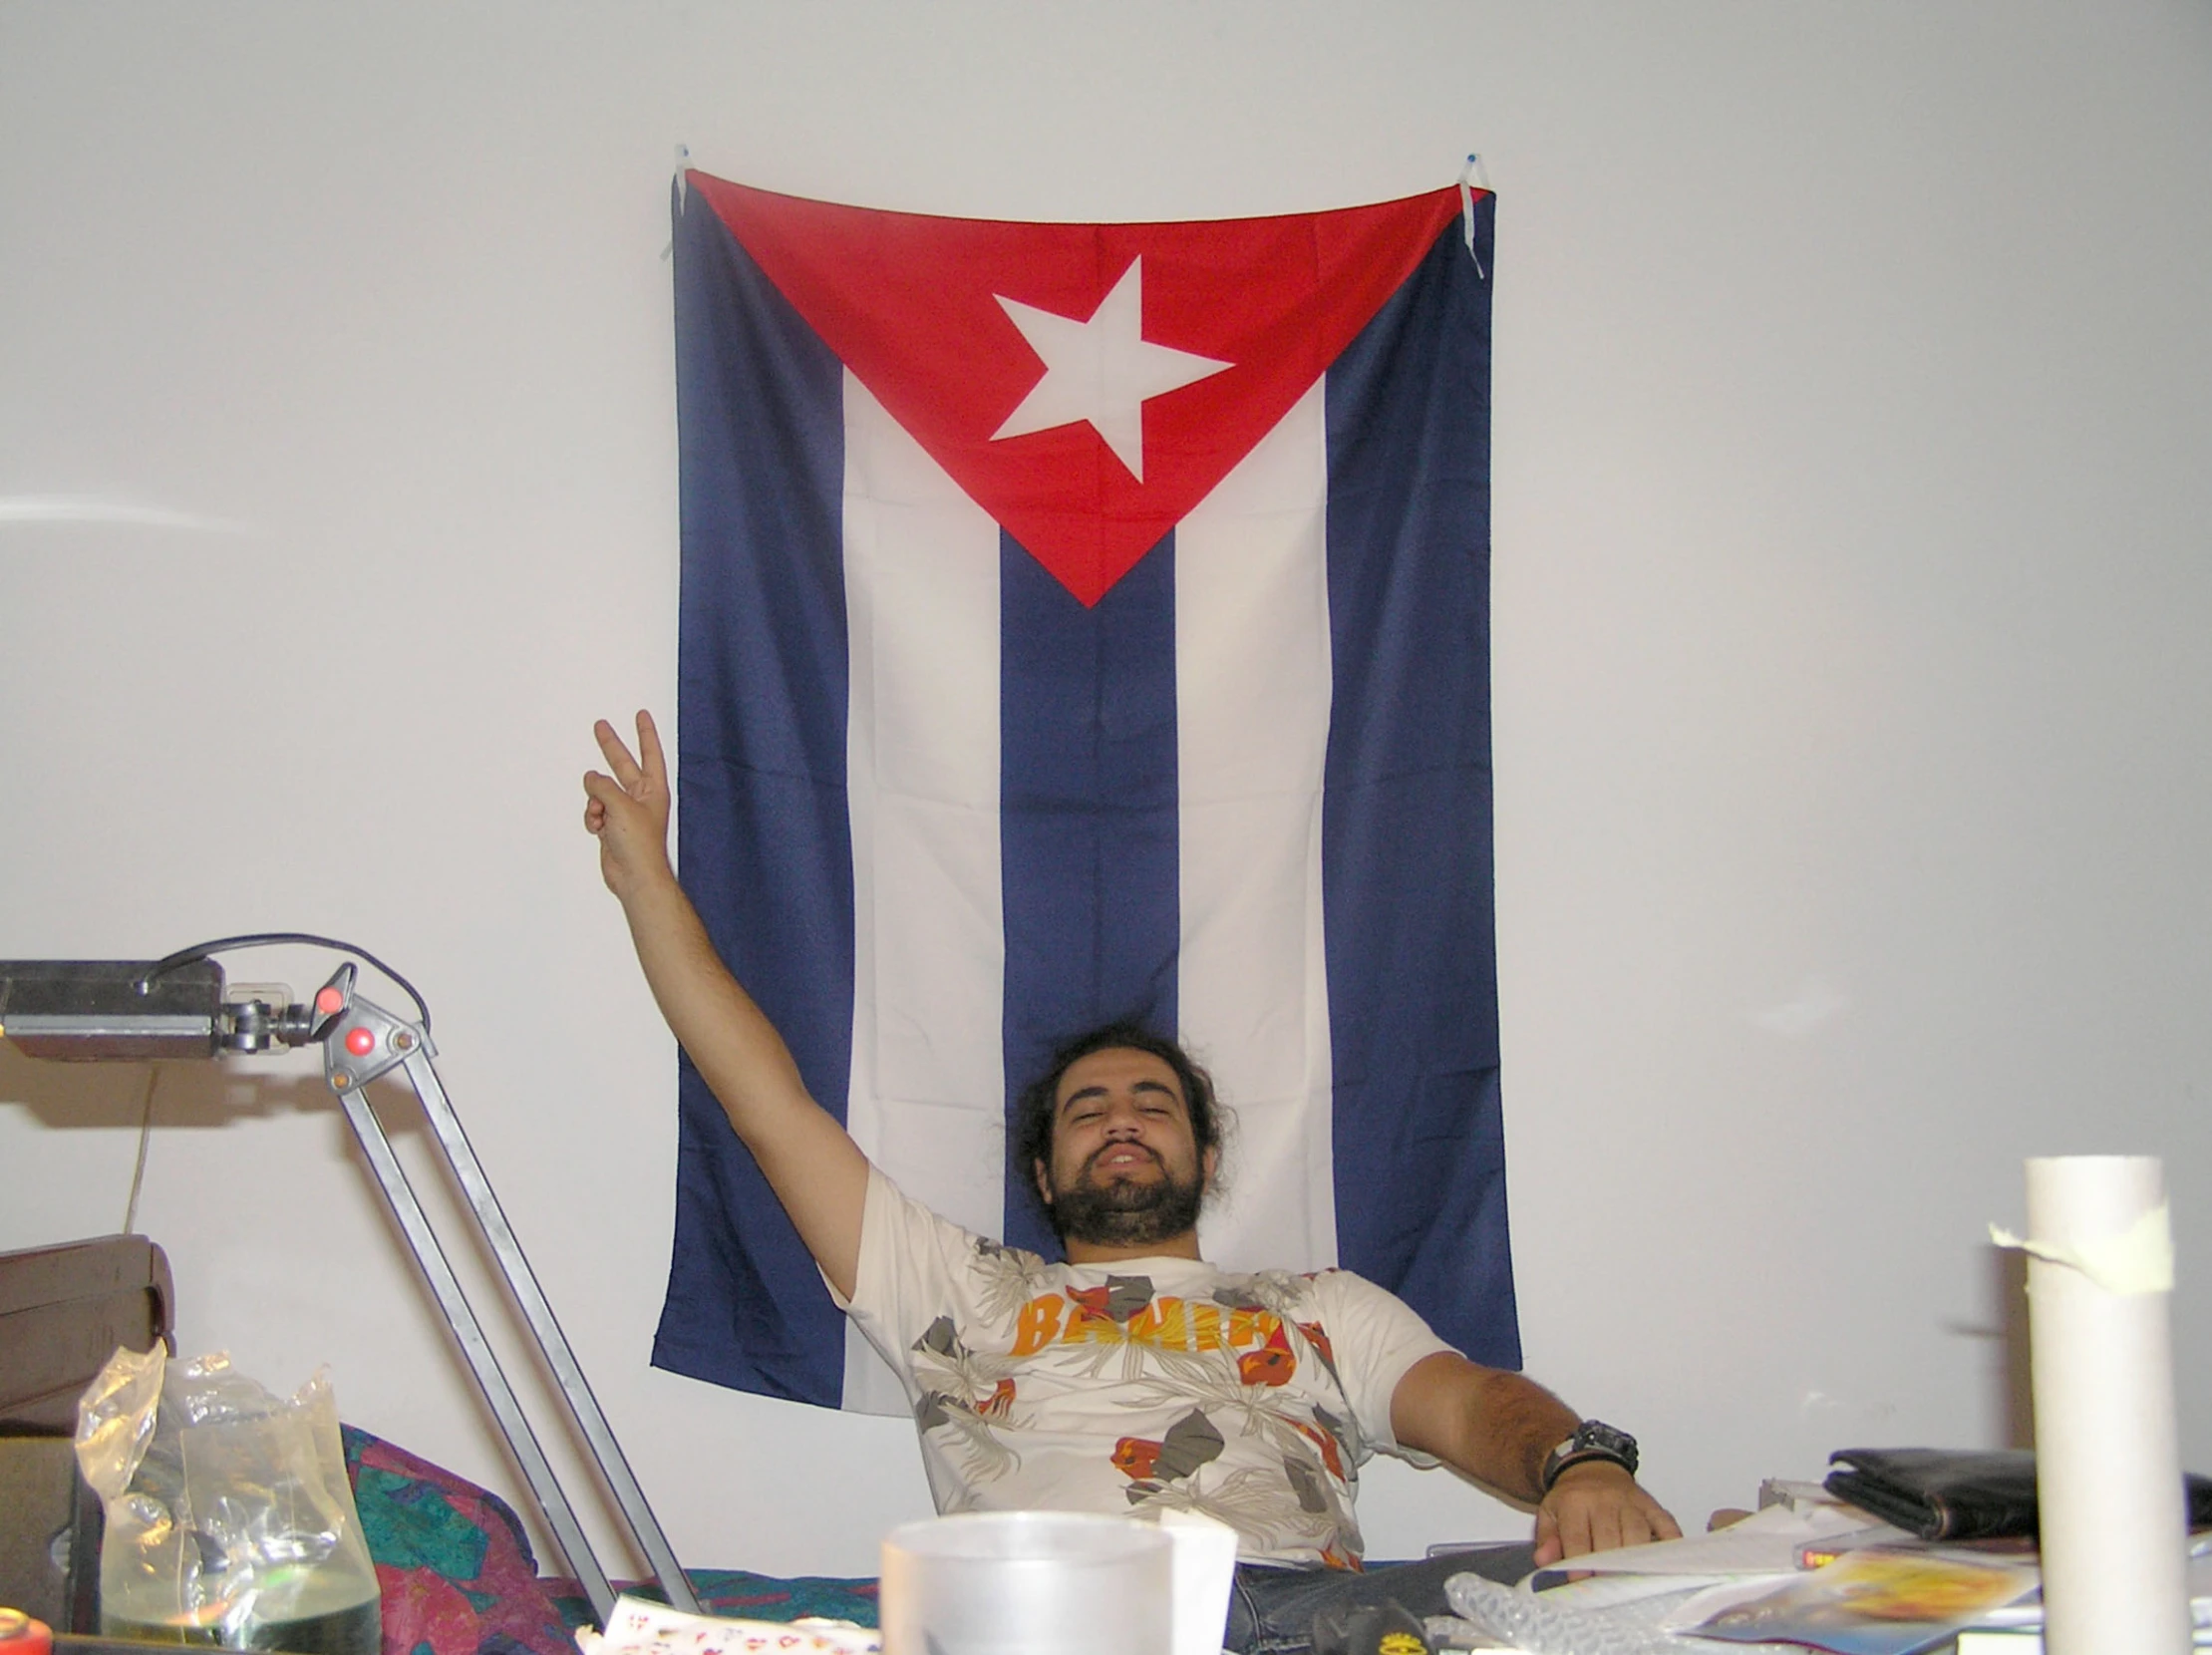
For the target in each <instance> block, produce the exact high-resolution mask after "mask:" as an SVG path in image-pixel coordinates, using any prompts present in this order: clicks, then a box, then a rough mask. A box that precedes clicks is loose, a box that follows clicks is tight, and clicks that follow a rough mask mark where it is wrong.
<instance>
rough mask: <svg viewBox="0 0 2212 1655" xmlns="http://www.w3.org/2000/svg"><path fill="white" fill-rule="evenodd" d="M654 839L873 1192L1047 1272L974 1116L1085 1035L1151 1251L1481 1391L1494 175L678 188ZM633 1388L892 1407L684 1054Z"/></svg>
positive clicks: (1497, 1154) (1492, 1112) (1494, 1137)
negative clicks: (653, 1385)
mask: <svg viewBox="0 0 2212 1655" xmlns="http://www.w3.org/2000/svg"><path fill="white" fill-rule="evenodd" d="M677 203H678V204H677V214H676V236H675V274H676V349H677V387H678V425H679V433H680V449H681V467H682V495H683V500H682V521H683V590H682V642H681V659H680V666H679V705H678V720H677V723H678V739H677V745H678V773H679V792H678V808H679V822H680V842H679V860H680V870H681V874H682V878H683V882H684V884H685V886H686V888H687V889H688V890H689V891H690V893H691V896H692V899H693V900H694V902H696V903H697V905H698V907H699V910H700V912H701V914H702V915H703V916H704V918H705V921H706V924H707V927H708V930H709V932H710V933H711V935H712V936H713V938H714V941H715V945H716V946H717V947H718V948H719V949H720V950H721V952H722V955H723V958H724V959H725V960H727V961H728V962H729V965H730V967H731V969H732V970H733V971H734V972H735V973H736V974H737V976H738V978H739V980H740V981H742V982H743V983H744V984H745V985H746V987H747V988H748V989H749V990H750V991H751V992H752V994H753V995H754V997H755V998H756V999H757V1000H758V1001H759V1002H760V1004H761V1006H762V1007H763V1009H764V1010H765V1011H766V1012H767V1013H768V1015H769V1016H770V1017H771V1018H772V1019H773V1020H774V1021H775V1023H776V1025H777V1027H778V1028H779V1029H781V1030H782V1031H783V1033H784V1036H785V1038H786V1040H787V1041H788V1042H789V1043H790V1048H791V1051H792V1053H793V1055H794V1056H795V1058H796V1060H797V1063H798V1067H799V1069H800V1071H801V1073H802V1074H803V1075H804V1077H805V1080H806V1084H807V1086H808V1088H809V1090H811V1092H812V1093H813V1096H814V1097H815V1098H816V1099H817V1100H818V1101H819V1102H820V1103H821V1105H822V1107H823V1108H825V1109H827V1110H829V1111H830V1112H831V1113H832V1114H834V1115H836V1116H837V1117H838V1118H839V1119H840V1120H842V1121H843V1122H844V1124H845V1126H846V1128H847V1129H848V1130H849V1131H850V1132H851V1134H852V1135H853V1137H854V1138H855V1139H856V1140H857V1141H858V1142H859V1145H860V1147H861V1149H862V1150H863V1151H864V1152H865V1153H866V1154H867V1155H868V1157H869V1158H871V1159H872V1160H874V1161H875V1162H876V1163H877V1164H878V1165H880V1166H882V1167H883V1168H884V1169H885V1170H887V1171H888V1172H889V1173H890V1174H891V1175H892V1176H893V1177H895V1178H896V1179H897V1180H898V1182H899V1183H900V1184H901V1186H903V1187H904V1188H905V1189H906V1190H907V1191H908V1192H909V1193H911V1194H913V1195H914V1196H916V1197H918V1198H919V1199H921V1200H923V1201H925V1202H927V1203H928V1204H929V1205H931V1206H932V1207H934V1208H935V1209H936V1210H937V1211H939V1212H941V1213H944V1214H945V1215H946V1216H948V1217H950V1218H952V1219H954V1220H956V1221H957V1222H959V1223H962V1224H965V1225H967V1226H969V1227H970V1228H972V1229H975V1230H977V1231H979V1232H981V1233H984V1234H989V1235H999V1236H1003V1237H1004V1238H1006V1239H1007V1240H1008V1241H1010V1242H1013V1243H1015V1244H1018V1245H1021V1246H1024V1247H1029V1248H1032V1249H1035V1250H1037V1251H1040V1252H1043V1253H1046V1254H1047V1255H1048V1256H1058V1247H1057V1244H1056V1243H1055V1242H1054V1240H1053V1238H1052V1236H1051V1234H1050V1232H1049V1231H1048V1230H1047V1228H1046V1227H1045V1225H1044V1222H1043V1220H1042V1218H1041V1217H1040V1216H1039V1215H1038V1213H1037V1212H1036V1210H1035V1208H1034V1206H1033V1204H1032V1202H1031V1201H1030V1200H1029V1198H1028V1196H1027V1192H1026V1189H1025V1187H1024V1186H1025V1185H1026V1183H1027V1181H1028V1173H1027V1171H1026V1169H1024V1168H1021V1167H1017V1166H1010V1165H1008V1164H1007V1156H1006V1142H1007V1135H1006V1119H1007V1111H1008V1107H1009V1103H1010V1100H1011V1099H1012V1098H1013V1097H1014V1096H1015V1095H1016V1094H1017V1093H1018V1092H1019V1091H1020V1089H1021V1087H1022V1086H1023V1085H1024V1084H1026V1083H1027V1082H1028V1081H1029V1080H1030V1079H1031V1078H1032V1077H1033V1076H1034V1075H1035V1074H1036V1073H1037V1072H1038V1071H1039V1070H1040V1069H1041V1067H1042V1066H1043V1062H1044V1060H1045V1057H1046V1054H1047V1053H1049V1052H1050V1051H1051V1049H1052V1048H1053V1047H1054V1046H1055V1045H1057V1044H1058V1043H1059V1042H1060V1041H1062V1040H1064V1039H1065V1038H1067V1037H1069V1036H1070V1035H1072V1034H1075V1033H1078V1032H1081V1031H1083V1030H1084V1029H1087V1028H1090V1027H1093V1026H1096V1025H1098V1024H1100V1023H1103V1022H1106V1021H1107V1020H1109V1019H1112V1018H1115V1017H1124V1016H1130V1017H1136V1018H1138V1019H1140V1020H1142V1021H1143V1022H1145V1023H1146V1024H1147V1025H1149V1026H1151V1027H1154V1028H1156V1029H1158V1030H1160V1031H1162V1032H1164V1033H1168V1034H1171V1035H1174V1036H1177V1037H1179V1038H1180V1039H1182V1040H1183V1041H1184V1042H1186V1043H1187V1045H1188V1046H1189V1047H1190V1049H1191V1050H1192V1051H1193V1053H1194V1054H1195V1055H1196V1056H1197V1058H1198V1059H1199V1061H1200V1062H1202V1063H1204V1064H1205V1065H1206V1066H1207V1067H1208V1068H1209V1069H1210V1070H1211V1072H1212V1074H1213V1076H1214V1079H1215V1081H1216V1083H1217V1085H1218V1088H1219V1091H1220V1095H1221V1097H1222V1099H1223V1100H1224V1101H1225V1102H1226V1103H1227V1104H1228V1105H1229V1106H1230V1107H1231V1108H1232V1109H1233V1111H1234V1116H1235V1126H1234V1130H1233V1135H1232V1137H1231V1138H1230V1140H1229V1145H1228V1155H1227V1159H1226V1171H1227V1173H1228V1179H1229V1185H1228V1188H1227V1189H1226V1191H1225V1192H1224V1193H1223V1194H1222V1195H1221V1197H1220V1198H1219V1199H1217V1200H1216V1201H1215V1203H1214V1204H1213V1205H1212V1206H1211V1207H1210V1208H1209V1210H1208V1213H1207V1215H1206V1217H1205V1218H1204V1219H1203V1221H1202V1223H1201V1227H1200V1239H1201V1243H1202V1246H1203V1248H1204V1251H1205V1255H1206V1256H1207V1257H1208V1258H1209V1259H1212V1260H1213V1261H1215V1262H1216V1263H1219V1264H1221V1265H1223V1266H1225V1267H1230V1268H1246V1269H1256V1268H1281V1269H1290V1270H1312V1269H1318V1268H1322V1267H1325V1266H1329V1265H1337V1264H1341V1265H1344V1266H1346V1267H1348V1268H1351V1269H1354V1270H1357V1271H1359V1272H1360V1273H1362V1274H1363V1275H1366V1276H1368V1277H1370V1278H1371V1279H1373V1280H1375V1281H1377V1282H1379V1283H1381V1284H1382V1285H1384V1286H1386V1287H1389V1288H1391V1289H1394V1290H1395V1291H1397V1292H1398V1293H1400V1294H1401V1295H1402V1296H1403V1297H1405V1298H1406V1299H1407V1301H1408V1302H1409V1303H1411V1304H1412V1305H1414V1307H1415V1308H1416V1309H1418V1310H1420V1311H1421V1312H1422V1314H1423V1315H1424V1316H1426V1317H1427V1318H1428V1320H1429V1321H1430V1323H1431V1324H1432V1325H1433V1326H1434V1327H1435V1328H1436V1330H1437V1331H1438V1332H1439V1333H1440V1334H1442V1335H1443V1337H1445V1338H1446V1339H1449V1340H1450V1341H1451V1342H1452V1343H1454V1344H1455V1345H1458V1346H1459V1347H1460V1348H1462V1349H1463V1350H1465V1351H1466V1352H1467V1354H1468V1355H1470V1356H1472V1357H1474V1358H1475V1359H1476V1360H1477V1361H1481V1362H1486V1363H1490V1364H1493V1365H1497V1366H1506V1367H1517V1366H1518V1365H1519V1360H1520V1348H1519V1335H1518V1332H1517V1325H1516V1319H1515V1314H1514V1304H1513V1285H1512V1270H1511V1264H1510V1260H1509V1257H1508V1254H1507V1245H1506V1215H1505V1168H1504V1159H1503V1135H1502V1131H1501V1127H1500V1120H1499V1106H1498V1052H1497V991H1496V963H1495V945H1494V940H1493V931H1494V926H1493V916H1492V874H1491V851H1490V738H1489V654H1488V634H1489V608H1488V603H1489V599H1488V566H1489V337H1490V289H1489V279H1488V274H1487V273H1488V271H1489V270H1490V268H1491V263H1490V256H1491V248H1490V244H1491V227H1492V207H1493V202H1492V200H1491V198H1490V197H1489V195H1488V194H1487V192H1481V191H1473V192H1470V191H1468V190H1466V189H1465V188H1464V187H1463V186H1462V187H1461V188H1458V189H1451V188H1446V189H1441V190H1437V191H1434V192H1432V193H1429V194H1423V195H1418V196H1414V197H1412V198H1409V199H1406V200H1399V201H1390V202H1385V203H1383V204H1380V205H1374V206H1363V207H1354V208H1349V209H1345V210H1341V211H1331V212H1317V213H1304V214H1295V215H1290V216H1284V217H1266V218H1248V219H1232V220H1222V221H1210V222H1198V223H1158V224H1071V223H1003V222H992V221H983V220H974V219H957V218H939V217H927V216H921V215H917V214H911V213H900V212H881V211H873V210H867V209H863V208H858V207H851V206H839V205H830V204H826V203H823V202H818V201H808V200H800V199H796V198H794V197H791V196H787V195H779V194H773V193H770V192H768V191H765V190H760V189H754V188H749V187H746V186H744V185H740V184H735V183H729V182H725V181H723V180H720V179H717V178H712V177H708V176H706V175H704V174H702V173H699V172H691V173H689V174H687V175H686V176H685V177H684V178H683V179H681V180H679V184H678V190H677ZM681 1117H682V1125H681V1139H680V1144H681V1147H680V1155H679V1166H678V1202H677V1218H676V1240H675V1251H674V1262H673V1266H672V1268H671V1272H670V1280H669V1291H668V1298H667V1301H666V1304H665V1307H664V1309H663V1313H662V1318H661V1322H660V1328H659V1333H658V1337H657V1339H656V1341H655V1346H654V1361H655V1363H656V1364H657V1365H659V1366H661V1367H664V1368H668V1369H672V1370H674V1371H676V1372H679V1373H684V1374H689V1375H693V1376H695V1377H698V1378H701V1379H706V1380H711V1381H714V1382H716V1383H719V1384H724V1385H731V1386H737V1387H741V1388H744V1389H747V1390H753V1391H760V1392H766V1393H768V1394H770V1395H774V1396H779V1397H789V1398H794V1399H797V1400H801V1401H805V1402H812V1403H819V1404H823V1405H827V1406H832V1407H834V1406H840V1405H841V1406H844V1407H847V1408H864V1409H872V1410H876V1411H884V1412H903V1410H904V1402H903V1399H902V1398H901V1396H900V1394H899V1392H898V1389H897V1387H896V1385H895V1383H894V1382H893V1380H892V1378H891V1375H890V1374H889V1372H888V1370H886V1369H885V1368H884V1367H883V1366H882V1364H881V1363H880V1361H879V1360H878V1359H877V1358H876V1357H875V1355H874V1354H873V1353H872V1352H871V1351H869V1350H868V1349H867V1347H866V1346H865V1345H864V1344H862V1343H861V1342H860V1340H859V1339H858V1337H857V1335H855V1334H849V1333H848V1331H847V1329H846V1328H845V1326H844V1324H843V1318H842V1317H841V1316H840V1315H839V1314H838V1312H837V1311H836V1309H835V1307H834V1306H833V1305H832V1304H831V1302H830V1300H829V1297H828V1294H827V1292H826V1291H825V1290H824V1288H823V1286H822V1283H821V1280H820V1277H819V1276H818V1274H817V1273H816V1272H815V1270H814V1268H813V1266H812V1263H811V1261H810V1260H809V1259H808V1258H807V1256H806V1253H805V1251H804V1249H803V1248H802V1247H801V1246H800V1244H799V1241H798V1238H797V1236H796V1234H795V1233H794V1232H793V1230H792V1229H791V1227H790V1222H789V1221H788V1220H787V1219H786V1218H785V1216H784V1214H783V1211H782V1209H781V1208H780V1207H779V1206H778V1205H777V1202H776V1199H775V1197H774V1196H773V1195H772V1194H771V1193H770V1191H769V1189H768V1186H767V1184H766V1183H765V1182H764V1180H763V1179H762V1177H761V1175H760V1172H759V1170H758V1168H757V1167H756V1166H755V1165H754V1164H753V1162H752V1160H751V1158H750V1157H749V1156H748V1155H747V1153H746V1151H745V1150H744V1148H743V1146H742V1145H740V1144H739V1142H738V1141H737V1139H736V1137H735V1136H734V1135H733V1134H732V1132H731V1130H730V1128H729V1126H728V1124H727V1123H726V1122H725V1120H724V1118H723V1115H722V1112H721V1110H720V1109H719V1108H718V1107H717V1106H716V1104H715V1102H714V1100H713V1098H712V1097H711V1096H710V1095H709V1094H708V1092H707V1090H706V1088H705V1087H704V1086H703V1085H702V1084H701V1082H700V1080H699V1078H698V1076H697V1075H696V1073H694V1072H693V1071H692V1070H691V1069H690V1067H689V1065H688V1064H687V1065H685V1066H684V1069H683V1073H682V1080H681Z"/></svg>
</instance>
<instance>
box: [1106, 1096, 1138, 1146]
mask: <svg viewBox="0 0 2212 1655" xmlns="http://www.w3.org/2000/svg"><path fill="white" fill-rule="evenodd" d="M1142 1136H1143V1129H1142V1126H1141V1124H1140V1123H1139V1122H1138V1120H1137V1118H1136V1111H1135V1109H1134V1108H1133V1107H1131V1106H1130V1105H1128V1104H1116V1105H1114V1106H1113V1107H1112V1108H1111V1110H1109V1111H1108V1113H1107V1115H1106V1137H1107V1138H1109V1139H1124V1138H1141V1137H1142Z"/></svg>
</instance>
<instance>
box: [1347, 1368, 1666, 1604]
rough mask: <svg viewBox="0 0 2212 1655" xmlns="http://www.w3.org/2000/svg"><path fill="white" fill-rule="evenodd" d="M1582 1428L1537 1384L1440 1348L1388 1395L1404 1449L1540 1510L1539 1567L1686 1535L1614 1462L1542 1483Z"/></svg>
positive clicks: (1592, 1463) (1591, 1464) (1588, 1465)
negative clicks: (1549, 1460)
mask: <svg viewBox="0 0 2212 1655" xmlns="http://www.w3.org/2000/svg"><path fill="white" fill-rule="evenodd" d="M1581 1423H1582V1422H1581V1421H1580V1420H1579V1419H1577V1418H1576V1416H1575V1413H1574V1410H1572V1409H1571V1408H1569V1407H1568V1406H1567V1405H1566V1404H1565V1403H1563V1402H1561V1401H1560V1400H1559V1399H1558V1398H1557V1397H1555V1396H1553V1395H1552V1394H1551V1393H1550V1392H1549V1391H1547V1390H1545V1389H1544V1388H1543V1387H1542V1386H1541V1385H1538V1384H1537V1383H1536V1382H1535V1381H1534V1380H1532V1379H1528V1378H1525V1377H1523V1376H1522V1375H1520V1374H1516V1373H1512V1372H1510V1371H1508V1370H1506V1369H1503V1368H1485V1367H1483V1366H1481V1365H1480V1364H1479V1363H1475V1362H1469V1361H1468V1360H1467V1359H1466V1358H1465V1357H1463V1356H1461V1355H1459V1354H1458V1353H1457V1352H1456V1351H1438V1352H1437V1353H1436V1354H1435V1355H1433V1356H1425V1357H1423V1358H1422V1360H1421V1361H1419V1362H1417V1363H1415V1364H1414V1365H1413V1366H1412V1367H1411V1368H1409V1369H1407V1370H1406V1377H1405V1378H1404V1379H1401V1380H1400V1381H1399V1382H1398V1389H1397V1390H1396V1391H1395V1392H1393V1393H1392V1395H1391V1430H1392V1432H1393V1434H1394V1435H1396V1437H1397V1438H1398V1441H1399V1444H1400V1446H1402V1447H1404V1448H1410V1449H1418V1450H1420V1451H1421V1452H1422V1453H1423V1454H1433V1455H1434V1456H1435V1457H1436V1458H1437V1459H1439V1460H1441V1461H1443V1462H1444V1463H1445V1464H1446V1465H1449V1466H1452V1467H1454V1468H1456V1469H1457V1470H1459V1471H1462V1472H1464V1473H1466V1475H1467V1476H1469V1477H1471V1478H1473V1479H1474V1480H1475V1481H1476V1482H1478V1483H1484V1484H1487V1485H1488V1486H1489V1487H1490V1488H1492V1489H1495V1490H1498V1491H1499V1492H1501V1493H1504V1494H1508V1495H1510V1496H1512V1497H1513V1498H1514V1499H1520V1500H1526V1501H1527V1502H1528V1503H1530V1504H1532V1505H1534V1506H1535V1507H1536V1562H1537V1564H1538V1566H1542V1565H1543V1564H1546V1563H1555V1562H1557V1561H1559V1559H1560V1558H1562V1557H1579V1556H1581V1555H1582V1554H1583V1553H1584V1552H1586V1551H1610V1550H1612V1549H1613V1548H1614V1547H1615V1546H1624V1545H1642V1544H1643V1543H1644V1542H1645V1541H1647V1540H1673V1539H1679V1538H1681V1536H1682V1529H1681V1528H1680V1527H1679V1526H1677V1524H1676V1522H1675V1519H1674V1518H1673V1517H1671V1516H1669V1515H1668V1514H1667V1511H1666V1509H1665V1508H1664V1507H1663V1506H1661V1505H1660V1503H1659V1501H1657V1500H1656V1499H1654V1498H1652V1496H1651V1495H1650V1494H1648V1493H1646V1492H1645V1491H1644V1490H1643V1489H1642V1487H1641V1486H1640V1485H1639V1484H1638V1483H1637V1481H1636V1479H1635V1478H1634V1477H1632V1476H1630V1475H1629V1474H1628V1472H1626V1471H1624V1470H1623V1469H1622V1468H1621V1467H1619V1466H1617V1465H1614V1464H1613V1463H1611V1462H1610V1461H1604V1460H1586V1461H1583V1462H1581V1463H1579V1464H1575V1465H1570V1466H1568V1467H1567V1468H1566V1469H1565V1470H1563V1471H1562V1472H1560V1473H1559V1475H1558V1476H1557V1477H1556V1478H1555V1479H1554V1480H1553V1481H1552V1485H1551V1488H1550V1489H1549V1490H1546V1489H1545V1488H1544V1485H1543V1479H1544V1461H1545V1458H1546V1457H1547V1456H1548V1455H1549V1454H1550V1452H1551V1451H1552V1449H1553V1448H1555V1447H1557V1446H1558V1445H1559V1444H1561V1443H1563V1442H1565V1441H1566V1439H1567V1438H1569V1437H1571V1436H1573V1435H1574V1432H1575V1428H1576V1427H1577V1426H1578V1425H1580V1424H1581Z"/></svg>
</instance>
